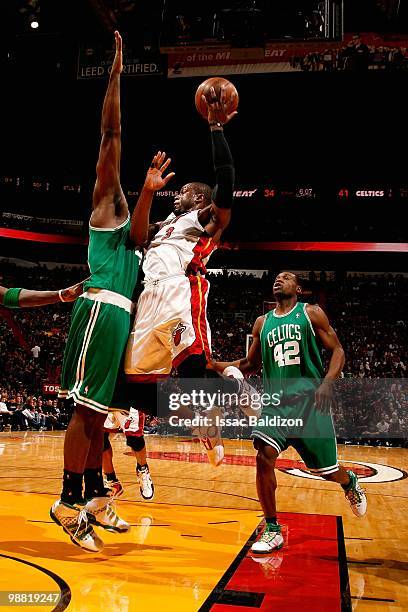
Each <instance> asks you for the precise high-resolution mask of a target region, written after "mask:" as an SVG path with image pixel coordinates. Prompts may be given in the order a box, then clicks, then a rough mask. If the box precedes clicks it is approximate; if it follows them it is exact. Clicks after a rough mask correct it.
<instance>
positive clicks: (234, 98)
mask: <svg viewBox="0 0 408 612" xmlns="http://www.w3.org/2000/svg"><path fill="white" fill-rule="evenodd" d="M222 86H224V88H225V100H226V102H227V108H228V113H233V112H234V111H236V110H237V108H238V103H239V96H238V92H237V89H236V87H235V85H234V84H233V83H231V81H228V80H227V79H224V78H222V77H211V78H210V79H207V80H206V81H204V82H203V83H201V85H199V86H198V88H197V91H196V94H195V106H196V109H197V110H198V112H199V113H200V115H201V116H202V117H203V118H204V119H207V115H208V106H207V104H206V103H205V102H204V101H203V99H202V96H204V97H205V98H206V99H207V100H208V97H209V95H210V89H211V87H214V89H215V93H216V94H217V96H219V95H220V90H221V87H222Z"/></svg>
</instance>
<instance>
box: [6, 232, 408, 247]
mask: <svg viewBox="0 0 408 612" xmlns="http://www.w3.org/2000/svg"><path fill="white" fill-rule="evenodd" d="M0 237H1V238H13V239H15V240H31V241H33V242H49V243H52V244H88V238H86V237H83V236H63V235H61V234H42V233H39V232H27V231H24V230H16V229H9V228H5V227H0ZM221 248H225V249H231V250H240V251H248V250H252V251H325V252H328V251H331V252H334V253H344V252H362V251H365V252H370V253H373V252H377V253H407V252H408V243H407V242H237V243H228V242H225V243H223V244H222V245H221Z"/></svg>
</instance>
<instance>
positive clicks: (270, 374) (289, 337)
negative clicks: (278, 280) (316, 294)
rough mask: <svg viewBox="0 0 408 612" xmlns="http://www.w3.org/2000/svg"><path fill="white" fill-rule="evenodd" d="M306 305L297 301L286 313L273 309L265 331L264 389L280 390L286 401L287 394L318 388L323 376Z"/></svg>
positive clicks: (268, 390) (294, 394)
mask: <svg viewBox="0 0 408 612" xmlns="http://www.w3.org/2000/svg"><path fill="white" fill-rule="evenodd" d="M306 306H307V304H304V303H302V302H297V303H296V305H295V306H294V307H293V308H292V310H290V311H289V312H288V313H286V314H284V315H278V314H275V310H271V311H270V312H268V313H267V314H266V315H265V319H264V323H263V326H262V330H261V336H260V339H261V348H262V364H263V380H264V391H265V392H266V393H269V394H271V395H272V394H275V393H279V394H280V395H281V396H282V399H281V402H282V403H283V404H284V403H285V399H284V398H285V397H286V398H288V397H291V396H298V395H304V394H307V392H308V391H311V390H313V389H315V388H316V387H317V386H318V385H319V384H320V379H321V378H322V377H323V364H322V358H321V355H320V351H319V347H318V345H317V341H316V336H315V331H314V329H313V326H312V323H311V321H310V318H309V315H308V314H307V312H306Z"/></svg>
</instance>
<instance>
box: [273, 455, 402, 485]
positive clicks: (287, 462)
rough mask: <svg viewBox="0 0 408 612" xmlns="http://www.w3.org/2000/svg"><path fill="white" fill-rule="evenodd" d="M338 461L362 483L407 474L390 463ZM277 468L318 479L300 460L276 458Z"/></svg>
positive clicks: (391, 478)
mask: <svg viewBox="0 0 408 612" xmlns="http://www.w3.org/2000/svg"><path fill="white" fill-rule="evenodd" d="M340 463H341V465H342V466H344V467H345V468H346V469H347V470H353V472H354V473H355V474H357V476H358V478H359V480H360V481H361V482H364V483H370V482H393V481H395V480H403V479H404V478H406V477H407V476H408V474H407V473H406V472H404V471H403V470H400V469H399V468H395V467H391V466H390V465H382V464H381V463H368V462H366V461H365V462H362V461H340ZM277 468H278V469H279V470H280V471H281V472H286V474H290V476H298V477H299V478H310V479H311V480H320V477H319V476H315V475H314V474H311V473H310V472H308V471H307V470H306V468H305V466H304V465H303V463H302V462H301V461H294V460H291V459H280V460H279V459H278V461H277Z"/></svg>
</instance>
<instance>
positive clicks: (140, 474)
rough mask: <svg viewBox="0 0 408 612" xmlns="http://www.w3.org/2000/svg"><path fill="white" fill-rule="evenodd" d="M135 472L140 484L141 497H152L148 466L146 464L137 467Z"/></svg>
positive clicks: (151, 483)
mask: <svg viewBox="0 0 408 612" xmlns="http://www.w3.org/2000/svg"><path fill="white" fill-rule="evenodd" d="M136 474H137V479H138V481H139V484H140V495H141V496H142V497H143V499H152V498H153V496H154V484H153V480H152V477H151V476H150V472H149V468H148V467H147V466H146V467H145V468H143V469H141V470H139V469H137V470H136Z"/></svg>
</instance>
